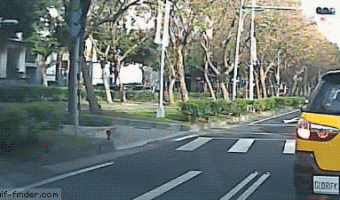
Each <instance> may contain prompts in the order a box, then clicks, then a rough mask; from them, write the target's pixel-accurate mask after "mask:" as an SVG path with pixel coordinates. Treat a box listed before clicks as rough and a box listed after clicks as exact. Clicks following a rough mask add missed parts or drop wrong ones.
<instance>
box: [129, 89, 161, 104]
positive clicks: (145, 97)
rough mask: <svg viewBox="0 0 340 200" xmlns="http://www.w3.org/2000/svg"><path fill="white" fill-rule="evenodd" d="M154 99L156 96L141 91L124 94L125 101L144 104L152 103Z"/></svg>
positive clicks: (149, 92)
mask: <svg viewBox="0 0 340 200" xmlns="http://www.w3.org/2000/svg"><path fill="white" fill-rule="evenodd" d="M156 97H157V95H156V94H155V93H153V92H151V91H142V92H134V91H128V92H126V99H128V100H132V101H140V102H146V101H152V100H154V99H156Z"/></svg>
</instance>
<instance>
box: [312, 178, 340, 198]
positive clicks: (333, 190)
mask: <svg viewBox="0 0 340 200" xmlns="http://www.w3.org/2000/svg"><path fill="white" fill-rule="evenodd" d="M313 191H314V193H316V194H336V195H339V177H336V176H313Z"/></svg>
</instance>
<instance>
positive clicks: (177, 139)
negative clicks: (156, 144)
mask: <svg viewBox="0 0 340 200" xmlns="http://www.w3.org/2000/svg"><path fill="white" fill-rule="evenodd" d="M197 136H198V135H187V136H184V137H180V138H176V139H173V141H176V142H179V141H182V140H186V139H190V138H193V137H197Z"/></svg>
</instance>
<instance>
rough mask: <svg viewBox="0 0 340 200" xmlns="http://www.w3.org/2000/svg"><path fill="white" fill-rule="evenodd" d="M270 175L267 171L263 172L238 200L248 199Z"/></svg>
mask: <svg viewBox="0 0 340 200" xmlns="http://www.w3.org/2000/svg"><path fill="white" fill-rule="evenodd" d="M269 176H270V173H269V172H267V173H265V174H263V175H262V176H261V177H260V178H259V179H258V180H257V181H256V182H255V183H253V185H251V186H250V187H249V188H248V189H247V190H246V191H245V192H244V193H243V194H242V195H241V196H240V197H239V198H238V199H237V200H246V199H247V198H248V197H249V196H250V195H251V194H252V193H253V192H254V191H255V190H256V189H257V188H258V187H260V185H261V184H262V183H263V182H264V181H265V180H266V179H267V178H268V177H269Z"/></svg>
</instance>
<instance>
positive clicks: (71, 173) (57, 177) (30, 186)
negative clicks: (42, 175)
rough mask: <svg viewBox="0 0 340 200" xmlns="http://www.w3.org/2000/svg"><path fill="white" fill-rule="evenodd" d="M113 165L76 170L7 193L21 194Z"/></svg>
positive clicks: (106, 164) (107, 164)
mask: <svg viewBox="0 0 340 200" xmlns="http://www.w3.org/2000/svg"><path fill="white" fill-rule="evenodd" d="M113 163H114V162H107V163H104V164H100V165H96V166H93V167H88V168H84V169H81V170H78V171H74V172H70V173H67V174H63V175H59V176H56V177H53V178H50V179H46V180H43V181H40V182H37V183H34V184H31V185H27V186H24V187H21V188H16V189H13V190H10V191H8V193H10V194H12V192H14V191H17V192H22V191H25V190H29V189H31V188H35V187H39V186H42V185H45V184H47V183H51V182H54V181H59V180H61V179H65V178H68V177H70V176H75V175H77V174H81V173H85V172H89V171H93V170H95V169H99V168H103V167H107V166H110V165H113Z"/></svg>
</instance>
